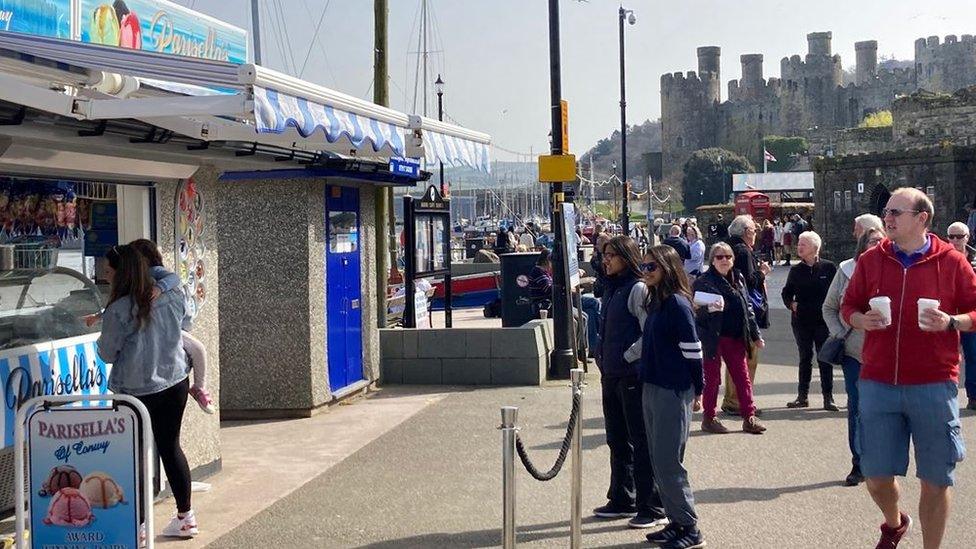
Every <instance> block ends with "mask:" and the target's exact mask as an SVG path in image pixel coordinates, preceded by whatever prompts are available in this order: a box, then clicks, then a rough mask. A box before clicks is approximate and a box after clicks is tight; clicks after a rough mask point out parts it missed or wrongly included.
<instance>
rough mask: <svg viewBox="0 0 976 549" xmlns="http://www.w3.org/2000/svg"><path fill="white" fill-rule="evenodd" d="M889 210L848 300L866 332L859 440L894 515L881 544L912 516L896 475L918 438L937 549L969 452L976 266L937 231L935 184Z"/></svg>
mask: <svg viewBox="0 0 976 549" xmlns="http://www.w3.org/2000/svg"><path fill="white" fill-rule="evenodd" d="M884 213H885V215H884V222H885V228H886V229H887V231H888V240H885V241H883V242H882V243H881V244H879V245H878V246H876V247H875V248H873V249H870V250H868V251H866V252H865V253H864V254H863V255H861V257H860V258H859V259H858V262H857V268H856V269H855V270H854V276H853V278H852V279H851V282H850V285H849V286H848V287H847V292H846V293H845V295H844V302H843V304H842V306H841V314H842V315H843V316H844V319H845V320H847V322H848V323H849V324H850V325H851V326H853V327H854V328H856V329H861V330H864V331H865V332H866V336H865V341H864V352H863V355H864V356H863V358H864V364H863V367H862V368H861V379H860V382H859V388H860V393H861V394H860V396H861V399H860V419H859V421H860V425H861V428H860V429H858V437H857V440H856V441H855V444H856V445H857V446H858V447H859V451H860V452H861V470H862V472H863V473H864V476H865V477H866V478H867V482H866V484H867V487H868V491H869V492H870V493H871V497H872V498H873V499H874V502H875V504H877V506H878V507H879V508H880V509H881V512H882V513H883V514H884V518H885V522H884V524H882V525H881V541H879V542H878V545H877V547H878V548H879V549H880V548H885V549H888V548H894V547H896V546H897V545H898V542H899V541H900V540H901V538H902V536H904V535H905V533H906V532H907V531H908V529H909V527H910V526H911V523H912V520H911V518H910V517H909V516H908V515H907V514H905V513H903V512H902V511H901V509H900V507H899V503H898V483H897V482H896V481H895V476H896V475H897V476H905V474H906V472H907V470H908V447H909V445H908V443H909V440H911V441H912V442H913V443H914V446H915V463H916V468H917V471H916V476H918V478H919V479H920V480H921V496H920V502H919V518H920V519H921V523H922V539H923V545H924V547H925V548H926V549H935V548H937V547H939V545H940V544H941V543H942V536H943V534H944V533H945V526H946V520H947V518H948V516H949V487H950V486H952V483H953V476H954V470H955V465H956V463H957V462H960V461H962V459H963V458H964V457H965V453H966V449H965V446H964V445H963V441H962V436H961V434H960V432H959V405H958V402H957V393H958V386H957V383H958V381H959V331H960V330H963V331H965V330H972V329H973V326H974V323H976V312H974V311H976V274H974V273H973V269H972V267H970V266H969V265H968V264H967V263H966V261H965V258H964V257H963V256H962V254H959V253H957V252H954V251H953V248H952V246H950V245H949V244H946V243H945V242H943V241H942V240H940V239H939V238H937V237H936V236H935V235H931V234H928V228H929V226H930V225H931V223H932V213H933V207H932V202H931V201H930V200H929V199H928V197H927V196H926V195H925V193H923V192H921V191H919V190H917V189H912V188H901V189H898V190H896V191H895V192H894V193H892V195H891V198H890V200H888V205H887V207H886V208H885V210H884ZM878 298H882V299H880V300H879V299H878ZM884 298H887V299H888V300H890V301H889V302H890V307H889V308H890V312H885V311H884V309H885V306H884V304H883V301H885V299H884ZM879 301H881V302H882V303H878V302H879ZM936 301H937V304H936ZM920 309H921V310H920Z"/></svg>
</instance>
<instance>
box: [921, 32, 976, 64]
mask: <svg viewBox="0 0 976 549" xmlns="http://www.w3.org/2000/svg"><path fill="white" fill-rule="evenodd" d="M949 50H967V51H976V37H974V36H973V35H972V34H964V35H962V39H961V40H960V39H959V37H957V36H956V35H955V34H950V35H947V36H946V37H945V41H940V40H939V37H938V36H929V37H928V38H919V39H918V40H916V41H915V57H916V58H918V57H919V56H920V55H939V54H942V53H945V52H947V51H949Z"/></svg>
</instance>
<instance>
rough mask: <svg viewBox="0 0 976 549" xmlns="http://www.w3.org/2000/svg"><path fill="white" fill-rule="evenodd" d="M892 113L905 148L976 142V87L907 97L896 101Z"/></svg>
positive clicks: (897, 133)
mask: <svg viewBox="0 0 976 549" xmlns="http://www.w3.org/2000/svg"><path fill="white" fill-rule="evenodd" d="M892 115H893V117H894V125H893V133H894V138H895V141H896V142H897V143H898V145H899V146H901V147H906V148H907V147H920V146H927V145H932V144H933V143H947V142H948V143H955V144H960V145H969V144H976V90H960V91H959V92H957V93H956V94H954V95H952V96H947V95H930V94H924V93H918V94H915V95H913V96H910V97H904V98H901V99H899V100H898V101H896V102H895V104H894V106H893V107H892Z"/></svg>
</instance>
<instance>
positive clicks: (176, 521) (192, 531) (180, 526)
mask: <svg viewBox="0 0 976 549" xmlns="http://www.w3.org/2000/svg"><path fill="white" fill-rule="evenodd" d="M199 533H200V531H199V530H197V517H196V516H195V515H194V514H193V511H192V510H191V511H190V512H188V513H187V514H186V516H184V517H183V518H180V517H179V515H177V516H175V517H173V518H172V520H170V521H169V524H167V525H166V528H163V535H164V536H166V537H168V538H192V537H193V536H195V535H197V534H199Z"/></svg>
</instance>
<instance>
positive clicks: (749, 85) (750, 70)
mask: <svg viewBox="0 0 976 549" xmlns="http://www.w3.org/2000/svg"><path fill="white" fill-rule="evenodd" d="M739 63H741V64H742V80H740V81H739V87H741V88H743V89H746V90H755V91H754V94H755V93H756V92H758V90H761V89H762V88H763V87H765V85H766V80H765V79H764V78H763V56H762V54H761V53H748V54H745V55H741V56H739Z"/></svg>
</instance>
